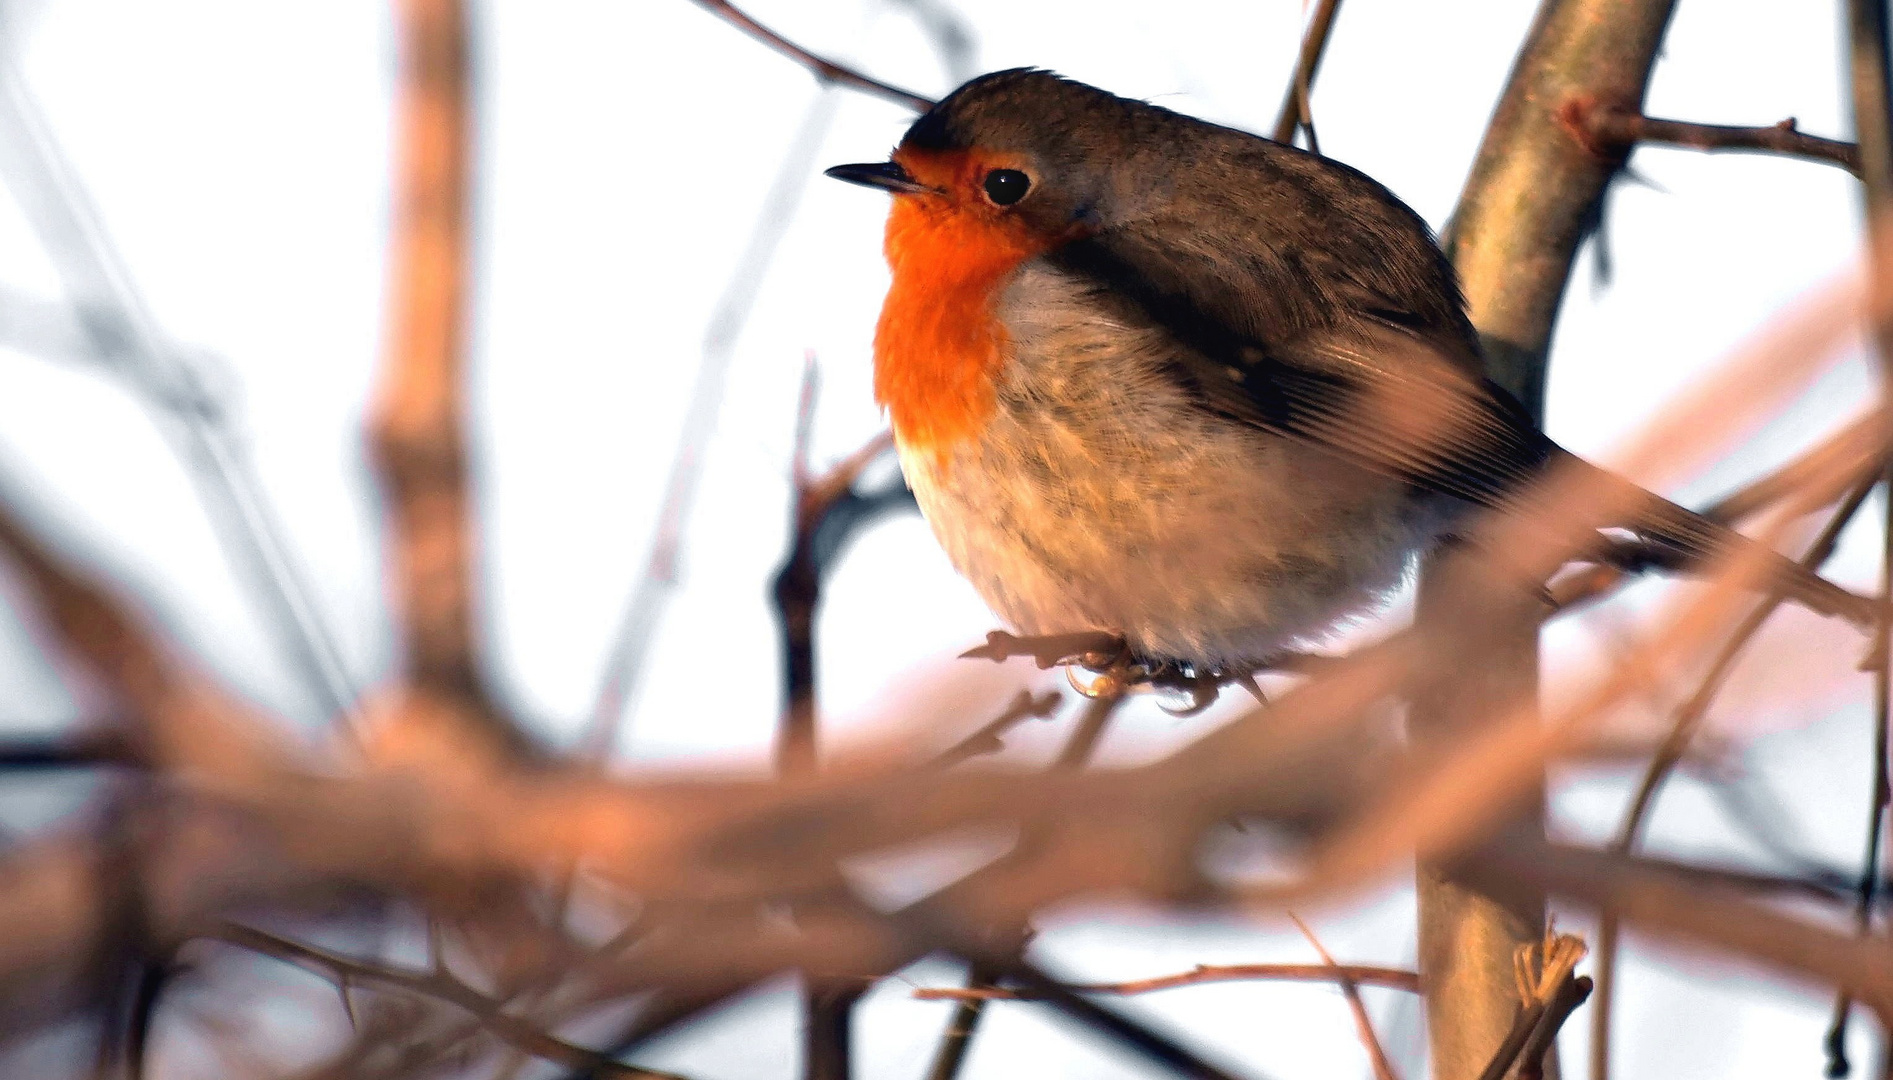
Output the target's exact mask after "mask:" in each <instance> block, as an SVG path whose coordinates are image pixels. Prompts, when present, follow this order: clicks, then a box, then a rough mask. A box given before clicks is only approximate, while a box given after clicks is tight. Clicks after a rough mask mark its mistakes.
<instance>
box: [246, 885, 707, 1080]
mask: <svg viewBox="0 0 1893 1080" xmlns="http://www.w3.org/2000/svg"><path fill="white" fill-rule="evenodd" d="M210 936H212V937H214V938H216V939H218V940H221V941H225V942H228V943H229V944H232V945H235V946H237V947H239V948H243V949H248V950H250V951H251V952H256V953H262V954H263V955H265V956H271V957H275V958H276V959H278V960H281V961H283V962H284V963H288V964H294V965H296V966H297V967H301V968H306V969H309V970H313V971H314V972H316V973H317V974H319V975H322V976H323V977H325V978H328V979H330V980H332V981H334V982H336V983H337V984H338V985H347V984H354V985H368V986H384V987H392V988H394V989H397V990H405V991H407V992H409V993H412V994H417V995H420V996H422V997H426V998H431V999H433V1000H436V1001H443V1002H446V1003H447V1004H449V1005H453V1006H455V1007H457V1008H460V1009H463V1010H465V1011H466V1012H468V1013H471V1014H472V1015H473V1016H474V1018H475V1019H477V1020H479V1022H480V1024H481V1026H482V1027H484V1028H486V1030H488V1031H490V1032H492V1033H493V1034H494V1035H497V1036H499V1037H500V1038H501V1039H504V1040H505V1041H506V1042H507V1043H508V1044H510V1045H512V1046H513V1047H514V1048H516V1049H518V1050H520V1051H522V1052H524V1053H527V1054H531V1055H532V1056H534V1057H537V1058H541V1059H543V1060H545V1061H549V1062H551V1063H553V1064H555V1065H560V1066H563V1067H566V1068H575V1069H585V1070H588V1071H589V1072H590V1074H591V1075H593V1076H598V1077H616V1078H619V1080H686V1078H685V1077H682V1076H679V1075H678V1074H676V1073H668V1072H659V1071H657V1070H654V1069H643V1068H639V1067H637V1066H635V1065H624V1064H621V1063H619V1062H617V1061H614V1060H612V1059H611V1058H610V1057H607V1056H605V1055H603V1054H600V1053H597V1052H596V1051H592V1050H587V1049H586V1048H584V1047H582V1046H579V1045H577V1044H575V1043H570V1042H567V1041H565V1040H564V1039H561V1038H559V1037H558V1036H556V1035H552V1034H550V1033H548V1032H545V1031H541V1030H539V1029H538V1028H536V1027H534V1026H533V1025H532V1024H530V1023H527V1022H526V1021H524V1020H521V1019H519V1018H518V1017H515V1016H512V1015H510V1014H508V1013H507V1012H506V1009H505V1005H504V1003H503V1002H500V1001H496V1000H494V999H493V998H490V997H488V996H486V995H485V994H482V993H480V992H479V991H477V990H475V989H474V988H472V987H471V986H468V985H467V984H466V983H464V982H461V981H460V980H459V979H457V978H454V977H453V976H452V975H450V974H448V973H447V972H445V971H443V970H440V969H436V970H433V971H409V970H405V969H402V968H397V967H393V966H390V965H387V964H379V963H374V962H371V961H367V960H360V959H357V958H355V957H351V956H344V955H342V954H341V953H337V952H332V951H330V950H328V949H322V948H318V947H316V946H314V945H306V944H303V943H302V942H299V941H292V940H290V939H289V938H285V937H280V936H278V935H276V934H271V933H268V932H266V931H263V930H257V929H254V928H252V927H248V926H243V925H240V924H237V923H223V924H221V925H219V926H217V927H216V928H214V929H213V930H212V931H211V932H210Z"/></svg>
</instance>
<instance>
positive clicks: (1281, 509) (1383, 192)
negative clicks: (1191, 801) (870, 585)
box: [828, 69, 1877, 676]
mask: <svg viewBox="0 0 1893 1080" xmlns="http://www.w3.org/2000/svg"><path fill="white" fill-rule="evenodd" d="M828 175H829V176H832V177H835V178H837V179H841V180H847V181H850V182H853V183H857V184H864V185H866V186H869V187H874V188H879V189H882V190H885V191H888V192H891V193H892V194H893V196H894V199H893V208H892V210H891V212H890V213H889V215H888V220H887V234H886V255H887V261H888V265H889V267H890V268H891V270H892V277H893V280H892V284H891V286H890V287H889V289H888V294H887V300H886V304H885V306H884V307H883V309H882V312H881V317H880V323H879V326H878V327H877V329H876V332H875V337H874V392H875V398H876V400H877V401H879V402H880V403H881V404H882V405H883V406H885V407H886V409H887V411H888V413H889V416H890V418H891V420H892V423H893V429H894V437H895V442H896V445H897V447H898V449H899V453H900V460H901V466H902V469H903V471H904V472H905V473H906V476H907V480H908V483H909V484H910V485H911V486H912V488H913V490H914V494H915V495H916V497H917V498H918V500H919V503H920V507H921V510H922V512H923V513H924V514H925V516H926V519H927V521H928V523H929V524H930V525H931V526H932V528H933V531H934V534H935V535H936V536H937V537H938V538H939V540H940V543H941V544H942V545H943V546H944V547H945V549H946V552H947V555H948V556H949V557H950V558H951V560H952V562H953V565H954V566H955V567H956V568H957V569H958V570H959V571H960V573H962V574H964V575H965V576H966V577H967V578H968V579H969V580H970V581H971V582H972V584H973V586H974V588H975V589H977V590H978V592H979V593H980V595H981V596H982V597H983V598H984V599H985V600H986V602H987V603H988V604H989V605H990V606H991V607H992V608H993V610H994V612H995V613H996V614H998V615H999V616H1000V617H1001V618H1002V619H1003V620H1005V621H1006V622H1007V623H1009V624H1011V626H1012V627H1013V628H1014V629H1016V630H1018V631H1019V632H1021V633H1023V634H1027V635H1033V636H1051V635H1065V634H1074V633H1085V632H1104V633H1108V634H1112V635H1116V636H1118V637H1121V639H1122V640H1123V642H1124V643H1125V645H1126V646H1127V648H1128V650H1129V651H1130V653H1131V654H1133V655H1134V656H1135V657H1137V658H1139V660H1140V661H1143V662H1146V664H1147V665H1155V666H1165V665H1168V666H1170V667H1172V668H1177V669H1181V670H1183V671H1185V672H1186V673H1193V674H1195V675H1198V676H1200V675H1203V674H1206V673H1224V672H1229V673H1234V672H1241V671H1246V670H1252V669H1255V668H1258V667H1261V666H1266V665H1267V663H1268V662H1269V660H1270V659H1271V658H1272V657H1275V656H1278V655H1279V654H1281V653H1282V652H1284V651H1285V650H1288V649H1292V648H1294V647H1296V646H1298V645H1301V644H1304V643H1308V642H1310V641H1313V640H1316V639H1319V638H1320V637H1321V636H1322V635H1324V634H1326V633H1327V632H1329V631H1331V630H1332V629H1333V628H1334V627H1335V626H1336V625H1337V624H1339V623H1341V622H1342V621H1344V620H1345V619H1347V618H1348V617H1349V616H1351V615H1355V614H1358V613H1361V612H1363V611H1365V610H1367V609H1369V608H1370V607H1371V606H1373V605H1374V604H1375V603H1376V602H1378V601H1379V600H1381V599H1382V598H1384V596H1385V595H1386V594H1387V593H1388V592H1390V591H1391V590H1393V589H1394V588H1395V587H1396V586H1397V585H1398V584H1399V582H1400V581H1401V579H1402V577H1403V576H1404V575H1405V573H1406V569H1407V567H1408V565H1409V563H1410V560H1411V558H1412V557H1413V556H1414V554H1415V553H1416V552H1419V551H1422V550H1424V549H1426V548H1427V547H1429V546H1430V545H1432V544H1434V543H1436V542H1438V541H1439V540H1440V539H1441V538H1442V537H1444V536H1446V535H1448V534H1449V532H1450V530H1451V529H1452V527H1453V525H1454V523H1455V522H1456V521H1458V520H1460V519H1461V518H1462V517H1463V516H1464V514H1465V513H1466V512H1467V510H1468V509H1469V508H1475V507H1498V506H1501V505H1504V504H1506V503H1507V502H1508V501H1512V500H1514V499H1516V497H1517V496H1518V495H1520V494H1521V492H1522V491H1523V490H1524V489H1525V487H1526V486H1527V485H1529V484H1530V483H1531V481H1533V480H1534V479H1535V478H1537V477H1540V476H1542V475H1543V473H1544V472H1545V470H1546V468H1547V466H1550V465H1552V464H1554V463H1560V462H1564V463H1575V461H1576V459H1575V458H1573V457H1571V455H1570V454H1569V453H1568V452H1567V451H1565V450H1563V449H1562V448H1561V447H1559V446H1558V445H1557V444H1555V443H1553V442H1552V441H1551V440H1550V439H1548V438H1546V437H1545V436H1544V435H1543V434H1542V433H1540V432H1539V431H1538V429H1537V427H1536V426H1535V425H1534V424H1533V423H1532V421H1531V419H1530V417H1529V416H1528V415H1527V413H1526V412H1525V411H1524V410H1523V409H1522V408H1521V407H1520V406H1519V405H1518V403H1517V402H1516V401H1515V400H1514V399H1512V398H1511V397H1509V396H1508V395H1507V394H1506V393H1505V392H1504V391H1503V390H1502V389H1500V388H1499V387H1497V386H1496V385H1494V384H1493V383H1491V382H1490V381H1488V380H1487V379H1485V378H1484V376H1483V375H1482V374H1481V371H1482V365H1481V356H1480V347H1479V341H1478V337H1477V335H1476V334H1475V333H1474V331H1473V328H1472V324H1471V322H1470V321H1469V320H1468V319H1467V317H1466V311H1465V301H1464V299H1463V297H1462V296H1461V295H1460V292H1459V287H1458V283H1457V281H1456V280H1455V278H1454V274H1453V269H1452V266H1451V265H1450V264H1449V263H1448V262H1447V260H1446V258H1445V256H1444V255H1443V254H1442V253H1441V252H1440V250H1439V248H1438V246H1437V245H1436V244H1435V242H1434V240H1433V237H1432V235H1431V233H1430V232H1429V230H1428V229H1427V226H1426V224H1425V222H1424V221H1422V220H1421V219H1420V217H1419V215H1417V214H1415V213H1414V212H1413V211H1412V210H1411V209H1409V208H1408V207H1407V206H1406V205H1405V204H1404V203H1402V202H1401V201H1400V200H1399V199H1398V198H1396V197H1394V195H1393V194H1392V193H1391V192H1389V191H1388V190H1387V189H1386V188H1384V187H1382V186H1381V185H1380V184H1378V183H1376V182H1374V181H1373V180H1371V179H1369V178H1368V177H1367V176H1365V175H1363V174H1361V173H1360V172H1357V171H1356V170H1354V169H1351V168H1349V167H1348V166H1346V165H1343V164H1341V163H1340V162H1337V161H1333V160H1331V159H1329V158H1324V157H1321V156H1319V155H1315V154H1310V153H1306V152H1303V151H1301V150H1298V149H1295V148H1293V147H1290V146H1285V145H1282V144H1280V143H1276V142H1272V141H1270V140H1268V139H1263V138H1259V137H1257V136H1254V135H1250V134H1247V133H1245V132H1241V131H1236V130H1234V129H1231V128H1227V127H1221V126H1218V125H1215V124H1210V123H1206V122H1204V121H1201V120H1197V119H1194V118H1192V117H1188V116H1184V115H1181V114H1179V113H1176V112H1172V111H1170V110H1168V109H1164V108H1161V107H1158V106H1155V105H1151V104H1148V103H1146V102H1142V101H1134V100H1130V99H1126V98H1121V97H1118V96H1116V95H1114V94H1110V93H1107V92H1105V91H1103V90H1099V89H1097V88H1095V87H1091V86H1086V85H1084V84H1082V83H1079V82H1075V81H1072V80H1070V79H1066V78H1063V77H1060V76H1058V75H1054V74H1051V73H1049V72H1046V71H1041V70H1036V69H1018V70H1012V71H1001V72H997V73H994V74H990V75H984V76H981V77H979V78H976V79H974V80H972V81H971V82H969V83H967V84H966V85H964V86H962V87H960V88H959V89H958V90H956V91H954V92H953V93H952V94H951V95H949V96H948V97H947V98H946V99H945V100H943V101H941V102H940V103H939V104H938V105H936V106H934V107H933V108H932V109H931V110H930V111H928V112H927V113H926V114H925V115H924V116H922V117H920V119H919V120H917V121H915V122H914V124H913V126H912V127H911V128H909V129H908V131H907V133H906V135H905V136H904V137H903V138H902V139H901V142H900V145H899V147H898V148H896V149H895V151H894V153H893V155H892V160H890V161H887V162H877V163H873V164H863V165H840V166H837V167H835V168H832V169H829V170H828ZM1598 471H1599V472H1601V470H1598ZM1612 483H1613V484H1615V485H1617V487H1618V489H1619V493H1623V491H1624V489H1628V490H1629V491H1631V492H1634V495H1633V497H1630V498H1628V499H1627V500H1626V503H1625V505H1631V506H1634V508H1635V509H1634V510H1633V511H1632V512H1631V516H1630V518H1629V519H1628V520H1627V521H1625V522H1623V524H1624V526H1625V527H1627V528H1628V529H1630V530H1632V531H1634V532H1635V533H1637V534H1638V535H1639V536H1640V537H1641V538H1642V539H1643V540H1644V541H1645V546H1646V548H1647V550H1648V552H1649V553H1650V555H1651V557H1652V558H1653V559H1654V561H1655V562H1657V563H1658V564H1660V565H1663V566H1666V567H1681V566H1685V565H1688V564H1690V563H1694V562H1699V561H1701V560H1705V559H1709V558H1712V557H1715V556H1717V555H1721V554H1726V553H1728V552H1730V551H1732V550H1734V549H1736V548H1737V546H1738V545H1742V544H1746V543H1749V541H1746V540H1744V539H1743V538H1741V537H1740V536H1739V535H1738V534H1736V533H1735V532H1733V531H1732V530H1729V529H1727V528H1725V527H1723V526H1721V525H1719V524H1716V523H1714V522H1711V521H1709V520H1708V519H1706V518H1703V517H1701V516H1699V515H1697V514H1694V513H1691V512H1690V511H1688V510H1685V509H1683V508H1682V507H1679V506H1676V505H1675V504H1673V503H1670V502H1667V501H1665V500H1663V499H1661V498H1659V497H1657V496H1655V495H1651V494H1649V493H1647V492H1643V491H1641V489H1635V488H1633V486H1632V485H1630V484H1629V482H1628V481H1624V480H1613V481H1612ZM1771 566H1772V568H1773V573H1774V574H1775V576H1776V578H1777V580H1778V581H1779V582H1780V583H1781V585H1782V586H1783V587H1784V588H1785V589H1786V590H1787V591H1788V593H1789V594H1790V595H1792V596H1793V597H1794V598H1796V599H1797V600H1799V601H1801V602H1802V603H1805V604H1807V605H1808V606H1809V607H1811V608H1813V609H1815V610H1817V611H1820V612H1823V613H1826V614H1841V615H1845V616H1848V617H1850V618H1853V619H1855V620H1857V621H1862V622H1867V621H1870V620H1871V619H1873V618H1874V617H1875V615H1876V612H1877V606H1876V605H1875V604H1873V602H1871V601H1868V600H1865V599H1863V598H1861V597H1857V596H1855V595H1853V594H1852V593H1849V592H1847V591H1845V590H1843V589H1841V588H1839V587H1837V586H1835V585H1833V584H1831V583H1829V582H1827V581H1825V580H1823V579H1821V578H1819V577H1818V576H1816V575H1814V574H1812V573H1810V572H1808V571H1807V570H1805V569H1803V568H1802V567H1800V566H1799V565H1797V564H1795V563H1792V562H1791V561H1789V560H1787V559H1785V558H1780V557H1779V556H1775V557H1774V558H1773V561H1772V563H1771Z"/></svg>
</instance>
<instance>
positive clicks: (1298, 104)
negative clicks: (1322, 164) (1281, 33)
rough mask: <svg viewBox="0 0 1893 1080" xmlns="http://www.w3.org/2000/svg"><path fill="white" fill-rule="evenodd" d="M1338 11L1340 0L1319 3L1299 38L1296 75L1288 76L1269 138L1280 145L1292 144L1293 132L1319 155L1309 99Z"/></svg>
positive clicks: (1326, 0)
mask: <svg viewBox="0 0 1893 1080" xmlns="http://www.w3.org/2000/svg"><path fill="white" fill-rule="evenodd" d="M1340 10H1341V0H1321V4H1320V6H1319V7H1317V8H1315V14H1314V18H1312V19H1310V20H1309V21H1308V31H1307V33H1305V34H1303V35H1302V39H1301V51H1300V52H1299V53H1298V54H1297V55H1296V57H1295V73H1294V74H1293V75H1292V76H1290V77H1289V80H1288V90H1287V92H1286V93H1284V94H1283V95H1282V107H1281V109H1280V110H1278V111H1277V112H1276V114H1275V131H1274V132H1273V134H1272V135H1271V137H1272V138H1273V139H1274V140H1275V141H1276V142H1279V143H1288V142H1294V141H1295V129H1296V128H1298V127H1299V128H1300V129H1301V130H1303V131H1305V132H1307V133H1308V149H1309V151H1310V152H1312V153H1316V154H1319V153H1320V152H1321V147H1320V144H1319V143H1317V142H1316V141H1315V120H1314V114H1313V106H1312V105H1311V104H1310V103H1309V97H1310V96H1311V95H1312V94H1313V93H1314V89H1315V74H1316V73H1317V72H1319V71H1320V70H1321V56H1322V53H1324V52H1325V51H1326V50H1327V48H1328V34H1329V32H1330V31H1332V30H1333V29H1334V16H1335V14H1336V13H1337V12H1339V11H1340Z"/></svg>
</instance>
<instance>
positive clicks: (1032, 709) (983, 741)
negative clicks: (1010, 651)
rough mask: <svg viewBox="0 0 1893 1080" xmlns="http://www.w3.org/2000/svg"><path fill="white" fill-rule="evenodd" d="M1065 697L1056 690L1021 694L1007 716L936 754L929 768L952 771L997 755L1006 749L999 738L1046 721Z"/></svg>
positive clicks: (1003, 714)
mask: <svg viewBox="0 0 1893 1080" xmlns="http://www.w3.org/2000/svg"><path fill="white" fill-rule="evenodd" d="M1063 700H1064V697H1063V695H1061V694H1059V692H1058V691H1056V690H1048V691H1046V692H1045V693H1044V694H1037V695H1035V694H1033V693H1032V691H1030V690H1021V691H1019V692H1018V693H1017V694H1016V695H1014V696H1013V699H1012V703H1011V704H1009V705H1007V706H1006V709H1005V711H1004V712H1002V713H1000V714H999V715H998V716H996V717H994V718H993V719H992V720H990V721H988V722H987V723H986V724H985V725H984V726H983V727H981V728H980V729H979V730H978V731H975V732H973V733H972V734H971V735H968V736H967V737H966V738H964V739H961V740H960V741H959V742H956V743H954V744H953V745H952V746H949V747H947V748H946V749H945V750H942V751H940V753H938V754H936V755H935V756H934V757H933V759H932V760H931V761H929V762H928V763H927V766H928V767H929V768H933V769H950V768H952V767H953V766H955V765H958V764H959V763H960V762H962V761H965V760H967V759H968V758H975V757H979V756H980V755H982V754H996V753H998V752H999V751H1001V750H1004V749H1005V748H1006V744H1005V743H1004V742H1001V741H1000V738H999V737H1000V736H1001V735H1004V734H1005V733H1006V732H1008V731H1011V730H1012V729H1013V728H1015V727H1018V726H1019V725H1020V724H1022V723H1024V722H1025V721H1027V720H1032V719H1044V718H1045V717H1048V716H1050V715H1052V714H1053V713H1055V712H1057V711H1058V706H1059V703H1060V702H1062V701H1063Z"/></svg>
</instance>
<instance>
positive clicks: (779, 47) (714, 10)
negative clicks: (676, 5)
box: [691, 0, 933, 112]
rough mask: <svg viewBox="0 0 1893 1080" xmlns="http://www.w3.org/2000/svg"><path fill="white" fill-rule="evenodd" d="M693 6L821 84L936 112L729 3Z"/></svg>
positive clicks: (927, 101)
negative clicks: (804, 69) (808, 46)
mask: <svg viewBox="0 0 1893 1080" xmlns="http://www.w3.org/2000/svg"><path fill="white" fill-rule="evenodd" d="M691 3H693V4H696V5H697V6H698V7H700V8H702V9H704V10H705V11H708V12H710V13H711V14H712V15H715V16H717V17H718V18H720V19H722V20H723V21H724V22H727V23H730V24H731V25H733V26H735V27H736V28H737V29H739V30H741V31H743V32H744V33H745V34H748V35H749V36H750V37H753V38H755V39H756V40H757V41H760V42H762V43H763V44H764V45H767V46H769V47H770V48H771V49H774V50H775V51H776V52H779V53H781V54H782V55H783V56H786V57H788V58H789V59H791V60H793V61H795V62H796V63H798V64H800V65H802V66H803V67H805V68H807V69H808V70H809V73H810V74H812V75H814V76H815V77H816V78H817V79H820V80H821V81H822V82H825V83H835V84H836V85H838V86H846V87H848V88H849V89H851V90H859V91H861V92H862V93H864V94H867V95H869V96H871V97H878V98H880V99H881V100H883V101H891V102H893V103H894V104H896V105H901V106H905V107H906V108H909V109H912V110H913V111H915V112H926V111H927V110H928V109H931V108H933V99H932V98H927V97H922V96H920V95H919V94H916V93H914V92H913V91H912V90H903V89H901V88H900V87H898V86H895V85H893V84H891V83H884V82H882V81H881V80H879V79H873V78H869V77H868V76H866V75H863V74H861V73H860V72H859V71H856V70H854V69H853V68H850V67H847V66H845V65H843V64H837V63H836V62H834V61H833V60H830V59H828V58H827V57H825V56H817V55H815V54H814V53H812V52H809V51H808V50H807V49H804V48H803V47H802V46H800V45H797V44H796V43H795V42H793V41H790V40H789V39H788V38H785V37H783V36H782V35H781V34H778V33H776V32H775V31H774V30H771V29H769V28H768V27H766V26H764V25H763V24H761V23H759V22H757V21H756V20H754V19H752V18H750V17H749V16H748V15H745V14H743V13H742V12H741V11H739V10H737V8H736V5H734V4H731V3H728V2H727V0H691Z"/></svg>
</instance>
